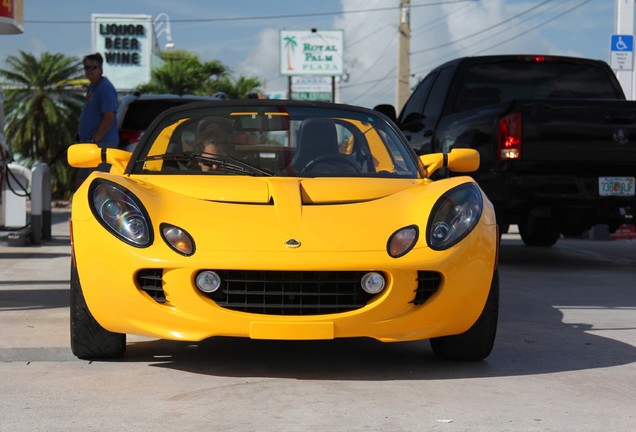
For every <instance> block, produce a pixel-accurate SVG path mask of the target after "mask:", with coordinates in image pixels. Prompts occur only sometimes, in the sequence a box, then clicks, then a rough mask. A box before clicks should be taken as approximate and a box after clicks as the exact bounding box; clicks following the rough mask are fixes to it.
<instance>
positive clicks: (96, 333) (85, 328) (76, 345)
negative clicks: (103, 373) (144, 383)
mask: <svg viewBox="0 0 636 432" xmlns="http://www.w3.org/2000/svg"><path fill="white" fill-rule="evenodd" d="M70 309H71V350H72V351H73V354H75V355H76V356H77V357H78V358H81V359H98V358H118V357H121V356H123V355H124V352H125V351H126V335H125V334H121V333H113V332H110V331H108V330H106V329H105V328H103V327H102V326H101V325H99V323H98V322H97V321H96V320H95V318H93V315H92V314H91V312H90V310H89V309H88V306H87V305H86V300H85V299H84V294H83V293H82V287H81V285H80V281H79V276H78V274H77V268H75V266H74V265H73V264H71V304H70Z"/></svg>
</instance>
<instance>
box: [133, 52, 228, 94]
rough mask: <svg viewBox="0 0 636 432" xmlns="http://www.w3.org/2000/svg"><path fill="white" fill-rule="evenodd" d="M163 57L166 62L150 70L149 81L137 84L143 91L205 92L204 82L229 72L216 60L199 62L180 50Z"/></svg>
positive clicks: (196, 58) (194, 57)
mask: <svg viewBox="0 0 636 432" xmlns="http://www.w3.org/2000/svg"><path fill="white" fill-rule="evenodd" d="M170 54H171V55H170V56H167V57H164V60H165V61H166V63H165V64H164V65H163V66H161V67H160V68H158V69H155V70H153V71H152V75H151V80H150V82H149V83H147V84H144V85H141V86H139V90H140V91H142V92H144V93H174V94H198V95H203V94H205V89H204V86H205V83H206V82H208V81H210V80H212V79H218V78H222V77H225V76H227V75H228V74H229V69H228V68H227V66H225V65H223V64H222V63H221V62H219V61H218V60H214V61H207V62H204V63H201V62H200V61H199V59H198V57H196V56H194V55H192V54H190V53H187V52H182V54H181V55H174V53H170Z"/></svg>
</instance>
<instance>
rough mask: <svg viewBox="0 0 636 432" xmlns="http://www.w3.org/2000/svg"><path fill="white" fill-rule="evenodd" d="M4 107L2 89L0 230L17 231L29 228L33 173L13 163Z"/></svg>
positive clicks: (0, 102)
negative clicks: (27, 207) (5, 134)
mask: <svg viewBox="0 0 636 432" xmlns="http://www.w3.org/2000/svg"><path fill="white" fill-rule="evenodd" d="M3 113H4V106H3V100H2V92H1V89H0V229H4V230H9V231H16V232H17V233H18V234H19V230H25V229H26V228H27V212H26V200H27V197H28V187H29V184H30V183H31V171H30V170H29V169H27V168H26V167H23V166H21V165H19V164H17V163H14V162H12V161H11V159H12V158H11V152H10V150H9V146H8V144H7V143H6V141H5V138H4V133H3V131H4V116H3Z"/></svg>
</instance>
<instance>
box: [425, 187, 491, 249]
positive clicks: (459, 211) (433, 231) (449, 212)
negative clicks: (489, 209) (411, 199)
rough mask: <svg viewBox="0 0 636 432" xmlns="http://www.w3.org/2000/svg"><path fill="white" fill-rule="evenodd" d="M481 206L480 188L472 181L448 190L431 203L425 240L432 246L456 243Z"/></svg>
mask: <svg viewBox="0 0 636 432" xmlns="http://www.w3.org/2000/svg"><path fill="white" fill-rule="evenodd" d="M482 210H483V199H482V196H481V191H480V190H479V188H478V187H477V186H476V185H475V184H473V183H466V184H463V185H460V186H457V187H455V188H453V189H451V190H449V191H447V192H446V193H444V195H442V196H441V197H440V199H438V200H437V202H436V203H435V205H434V206H433V211H432V212H431V215H430V217H429V219H428V226H427V230H426V242H427V243H428V245H429V246H430V248H431V249H435V250H444V249H448V248H449V247H451V246H453V245H455V244H457V243H458V242H459V241H461V240H462V239H463V238H464V237H466V236H467V235H468V234H469V233H470V232H471V231H472V230H473V229H474V228H475V226H476V225H477V222H479V218H480V217H481V212H482Z"/></svg>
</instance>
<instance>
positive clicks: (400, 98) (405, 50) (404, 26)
mask: <svg viewBox="0 0 636 432" xmlns="http://www.w3.org/2000/svg"><path fill="white" fill-rule="evenodd" d="M410 3H411V0H400V24H399V27H398V50H397V52H398V54H397V55H398V58H397V89H396V97H395V109H396V110H397V111H398V112H399V111H400V110H401V109H402V107H403V106H404V104H405V103H406V100H407V99H408V97H409V92H410V85H409V77H410V75H411V71H410V40H411V23H410V21H411V4H410Z"/></svg>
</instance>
